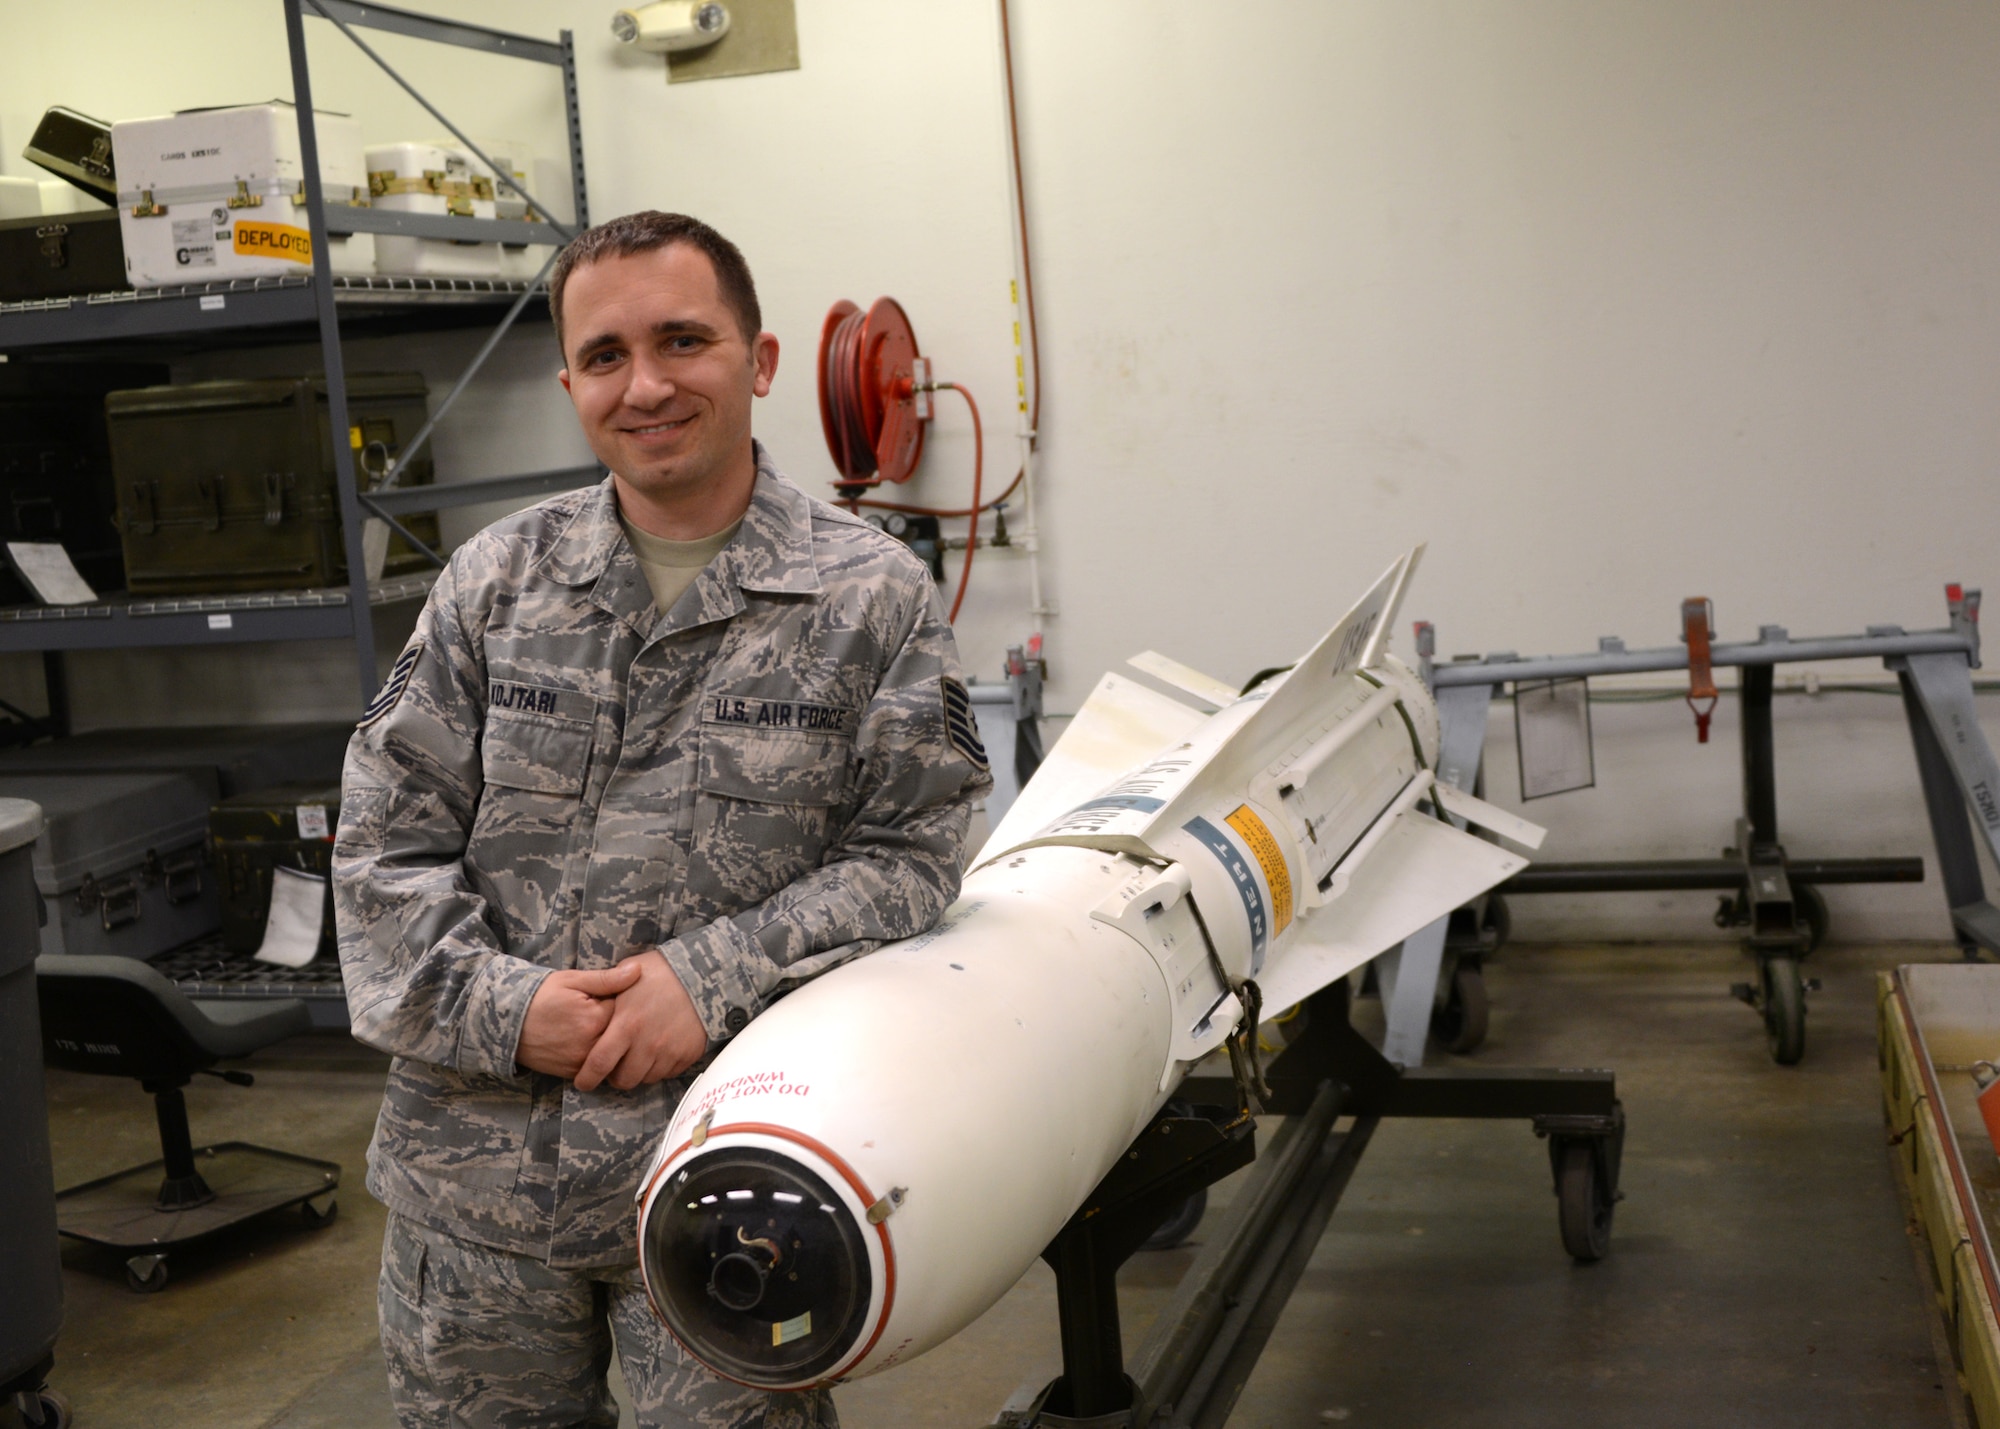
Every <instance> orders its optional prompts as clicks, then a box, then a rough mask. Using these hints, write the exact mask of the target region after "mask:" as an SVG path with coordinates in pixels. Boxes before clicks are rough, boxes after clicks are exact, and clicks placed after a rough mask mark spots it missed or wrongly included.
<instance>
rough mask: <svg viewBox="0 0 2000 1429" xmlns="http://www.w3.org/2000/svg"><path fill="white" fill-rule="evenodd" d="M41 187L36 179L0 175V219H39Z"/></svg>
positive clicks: (40, 213)
mask: <svg viewBox="0 0 2000 1429" xmlns="http://www.w3.org/2000/svg"><path fill="white" fill-rule="evenodd" d="M41 216H42V186H41V183H40V181H38V180H36V179H17V178H15V177H14V176H13V175H11V174H0V218H40V217H41Z"/></svg>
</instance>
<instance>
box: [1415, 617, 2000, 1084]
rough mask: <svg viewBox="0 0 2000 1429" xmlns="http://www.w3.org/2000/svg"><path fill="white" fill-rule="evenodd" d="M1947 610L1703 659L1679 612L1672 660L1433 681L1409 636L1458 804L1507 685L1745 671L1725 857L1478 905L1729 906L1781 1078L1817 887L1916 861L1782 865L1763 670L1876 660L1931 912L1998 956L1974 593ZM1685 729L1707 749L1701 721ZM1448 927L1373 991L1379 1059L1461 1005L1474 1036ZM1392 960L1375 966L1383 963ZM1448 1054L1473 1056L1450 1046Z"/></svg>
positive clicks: (1480, 662) (1582, 659)
mask: <svg viewBox="0 0 2000 1429" xmlns="http://www.w3.org/2000/svg"><path fill="white" fill-rule="evenodd" d="M1945 596H1946V605H1947V611H1948V614H1949V617H1950V622H1951V623H1950V624H1949V625H1948V626H1946V627H1945V628H1944V629H1942V630H1927V631H1917V632H1908V631H1905V630H1903V629H1902V628H1901V627H1900V626H1894V625H1881V626H1870V627H1869V628H1868V630H1867V632H1866V633H1865V634H1861V635H1844V636H1834V637H1830V638H1822V639H1813V640H1793V639H1792V638H1791V636H1790V635H1789V634H1787V633H1786V631H1785V630H1784V628H1783V627H1782V626H1776V625H1766V626H1762V627H1760V628H1759V630H1758V633H1757V639H1755V640H1754V641H1745V642H1741V643H1736V644H1711V643H1710V641H1711V639H1712V636H1711V632H1710V629H1709V616H1708V612H1707V604H1708V603H1707V602H1706V601H1701V600H1690V601H1688V602H1686V603H1685V604H1684V605H1683V606H1682V616H1683V621H1684V623H1685V626H1686V635H1685V638H1684V640H1683V643H1682V644H1680V645H1675V646H1668V647H1665V648H1663V649H1653V650H1627V649H1626V648H1625V644H1624V642H1623V641H1622V640H1619V639H1617V638H1616V637H1611V636H1607V637H1606V638H1604V639H1602V640H1600V641H1599V642H1598V649H1597V653H1596V654H1594V655H1559V656H1542V657H1536V658H1532V659H1522V658H1521V657H1519V656H1517V655H1514V654H1511V653H1506V654H1498V655H1488V656H1485V657H1483V658H1482V657H1478V656H1473V657H1468V658H1464V659H1454V660H1452V661H1449V662H1447V663H1444V664H1437V665H1433V664H1432V663H1431V659H1430V656H1431V653H1432V650H1433V649H1434V647H1435V633H1434V631H1433V630H1432V627H1431V626H1430V625H1429V624H1428V623H1427V622H1422V623H1419V624H1418V626H1417V642H1418V653H1419V655H1420V656H1421V657H1422V659H1423V666H1424V671H1425V675H1426V679H1427V680H1428V681H1429V683H1430V684H1431V687H1432V690H1433V692H1434V693H1435V694H1436V696H1437V702H1438V714H1439V717H1440V719H1441V722H1442V730H1441V732H1440V734H1439V741H1438V766H1439V767H1438V777H1439V778H1440V779H1448V780H1450V781H1451V782H1452V783H1453V784H1456V785H1457V786H1458V787H1459V788H1461V789H1464V790H1467V791H1468V792H1473V793H1478V792H1481V791H1482V785H1483V778H1482V774H1481V761H1482V758H1483V754H1484V750H1485V744H1486V720H1487V712H1488V709H1489V708H1490V706H1491V704H1492V701H1493V696H1494V694H1495V692H1496V691H1497V690H1499V689H1500V687H1502V686H1504V685H1509V684H1511V685H1513V686H1514V687H1515V689H1516V691H1517V692H1518V691H1519V690H1520V689H1521V687H1522V686H1524V685H1527V686H1534V685H1537V684H1544V683H1546V682H1550V681H1558V680H1577V679H1588V678H1589V677H1590V676H1592V675H1624V674H1634V673H1640V672H1646V671H1663V670H1687V671H1689V673H1690V703H1691V704H1693V703H1694V702H1695V697H1697V696H1700V695H1703V694H1705V695H1706V696H1707V697H1708V698H1710V699H1711V700H1712V699H1713V696H1714V686H1713V683H1712V682H1711V681H1710V680H1709V679H1708V669H1709V667H1721V666H1736V667H1738V668H1740V669H1741V670H1742V672H1743V673H1742V678H1741V683H1740V685H1739V693H1740V695H1741V702H1742V711H1741V714H1742V718H1741V731H1742V734H1741V738H1742V758H1743V814H1742V816H1741V817H1740V818H1738V819H1737V821H1736V831H1735V837H1734V840H1733V843H1732V846H1731V847H1729V848H1727V849H1724V850H1723V856H1722V857H1721V858H1719V859H1642V860H1635V861H1630V862H1606V863H1543V862H1537V863H1535V864H1533V865H1531V866H1530V867H1528V868H1526V869H1523V870H1522V871H1521V872H1520V873H1518V874H1516V875H1514V877H1512V878H1511V879H1509V880H1507V882H1505V883H1503V884H1502V885H1501V886H1500V887H1499V888H1498V889H1496V890H1495V892H1494V894H1490V895H1488V903H1489V906H1491V904H1492V900H1493V899H1494V898H1495V897H1505V896H1512V895H1516V894H1526V893H1608V892H1627V891H1642V890H1645V891H1650V890H1686V889H1703V888H1711V889H1716V890H1719V891H1725V890H1726V896H1725V897H1724V898H1723V899H1722V901H1721V907H1720V908H1719V909H1718V911H1717V913H1716V922H1717V923H1718V924H1719V925H1720V926H1722V927H1725V928H1727V927H1738V928H1743V929H1745V930H1746V932H1745V936H1744V939H1743V948H1744V951H1745V952H1746V953H1747V954H1748V955H1749V956H1750V957H1751V958H1752V959H1753V960H1754V961H1755V963H1756V967H1757V976H1756V981H1754V982H1749V983H1738V984H1737V985H1736V987H1735V989H1734V991H1735V993H1736V995H1737V996H1738V997H1740V998H1742V999H1743V1000H1744V1001H1745V1002H1748V1003H1749V1004H1750V1005H1751V1006H1752V1007H1753V1008H1755V1009H1757V1011H1758V1012H1759V1013H1760V1014H1761V1015H1762V1017H1763V1021H1764V1028H1765V1033H1766V1036H1767V1039H1768V1041H1769V1043H1770V1048H1771V1056H1772V1058H1773V1060H1775V1061H1777V1062H1778V1063H1780V1064H1782V1065H1790V1064H1792V1063H1796V1062H1797V1061H1798V1060H1799V1059H1800V1058H1801V1057H1803V1056H1804V1055H1805V1010H1806V1004H1805V995H1806V993H1807V992H1809V991H1813V990H1816V983H1814V982H1813V981H1812V980H1809V979H1807V978H1805V977H1803V976H1802V975H1801V972H1800V966H1801V963H1802V962H1803V960H1804V959H1805V957H1806V955H1807V954H1808V953H1810V952H1811V951H1812V950H1813V949H1814V948H1815V947H1817V946H1818V945H1819V943H1820V940H1821V939H1822V938H1823V937H1824V936H1825V933H1826V924H1827V914H1826V903H1825V900H1824V899H1822V898H1821V897H1820V895H1819V892H1818V888H1819V887H1820V886H1822V885H1826V884H1835V883H1921V882H1922V881H1923V860H1922V859H1921V858H1853V859H1833V858H1825V859H1800V858H1793V857H1790V856H1789V855H1788V854H1787V853H1786V851H1785V847H1784V845H1783V844H1782V843H1781V842H1780V841H1779V838H1778V796H1777V780H1776V775H1775V761H1774V756H1773V737H1772V721H1771V704H1772V700H1771V696H1772V688H1773V680H1774V671H1775V667H1776V666H1778V665H1781V664H1790V663H1797V662H1801V661H1825V660H1852V659H1879V660H1881V661H1882V663H1883V665H1884V666H1885V667H1886V668H1888V669H1890V670H1892V671H1894V672H1895V674H1896V677H1897V680H1898V682H1899V684H1900V685H1901V688H1902V695H1903V710H1904V713H1905V715H1906V716H1907V717H1908V720H1909V727H1910V740H1911V743H1912V745H1913V746H1914V748H1915V751H1916V759H1917V774H1918V778H1919V780H1920V782H1921V784H1922V787H1923V791H1924V803H1925V806H1926V808H1927V810H1928V813H1929V816H1930V825H1931V836H1932V839H1933V841H1934V843H1935V845H1936V848H1937V859H1938V868H1939V871H1940V873H1941V874H1942V877H1943V883H1944V894H1945V901H1946V903H1947V905H1948V906H1949V908H1950V911H1951V921H1952V928H1953V931H1954V933H1955V934H1956V936H1957V938H1958V942H1959V946H1960V948H1961V949H1962V950H1963V952H1964V953H1965V956H1966V957H1967V958H1974V957H1977V956H1978V954H1979V950H1980V949H1982V948H1984V949H1987V950H1988V951H1990V952H1995V953H2000V908H1995V907H1994V905H1993V904H1992V903H1990V902H1988V901H1987V897H1986V889H1985V884H1984V881H1983V879H1982V877H1981V875H1980V870H1979V856H1978V851H1977V847H1976V845H1975V844H1974V842H1973V835H1972V826H1971V824H1970V823H1969V822H1968V820H1967V818H1966V807H1967V805H1968V804H1969V805H1970V806H1971V808H1972V811H1973V812H1974V813H1975V814H1976V815H1977V816H1978V822H1979V826H1980V831H1981V833H1982V834H1983V835H1984V837H1985V840H1986V845H1987V848H1988V849H1989V850H1991V851H1992V853H1993V854H1994V856H1995V858H1996V859H2000V762H1996V760H1995V759H1994V755H1993V749H1992V746H1991V745H1989V744H1988V743H1987V741H1986V736H1985V734H1984V733H1983V732H1982V731H1981V730H1980V728H1979V721H1978V717H1977V712H1976V711H1975V709H1974V708H1973V688H1972V672H1973V671H1974V670H1976V669H1978V668H1979V592H1978V591H1977V590H1963V589H1961V588H1960V587H1959V586H1956V585H1952V586H1947V587H1946V589H1945ZM1711 708H1712V704H1711ZM1697 718H1698V719H1699V720H1700V724H1699V726H1698V727H1699V728H1701V729H1702V731H1703V737H1704V738H1705V737H1706V716H1705V715H1700V714H1698V716H1697ZM1447 921H1448V920H1444V919H1440V920H1439V921H1438V922H1437V923H1434V924H1432V925H1431V926H1430V927H1428V928H1425V929H1424V930H1423V931H1422V932H1419V933H1417V934H1416V935H1415V936H1413V937H1411V938H1409V939H1407V940H1406V941H1405V942H1404V944H1403V947H1402V952H1401V955H1400V960H1399V963H1398V965H1397V967H1396V972H1395V975H1394V976H1393V978H1385V979H1384V983H1383V1005H1384V1008H1385V1009H1386V1011H1387V1015H1388V1024H1389V1027H1388V1033H1387V1036H1386V1037H1385V1038H1384V1041H1383V1051H1384V1053H1385V1055H1387V1056H1388V1057H1389V1058H1391V1059H1392V1060H1396V1061H1404V1062H1412V1063H1414V1062H1416V1061H1419V1060H1421V1058H1422V1054H1423V1047H1424V1038H1425V1034H1426V1032H1427V1031H1428V1030H1430V1029H1431V1028H1432V1025H1433V1021H1434V1019H1435V1018H1437V1017H1438V1015H1439V1014H1440V1013H1444V1014H1446V1017H1447V1020H1448V1018H1449V1014H1450V1012H1451V1010H1452V1009H1454V1008H1455V1007H1457V1008H1463V1007H1465V1006H1466V1005H1467V1004H1468V1003H1469V1002H1476V1004H1477V1007H1478V1010H1479V1012H1480V1016H1481V1021H1482V1023H1483V1008H1484V988H1483V985H1482V984H1481V983H1480V982H1479V962H1478V959H1479V957H1480V955H1481V948H1480V946H1479V944H1478V943H1477V942H1476V941H1475V942H1470V943H1468V942H1467V941H1466V940H1463V939H1461V938H1457V937H1454V938H1453V939H1452V940H1451V941H1450V944H1448V942H1447V938H1446V932H1447V926H1446V925H1447ZM1461 921H1463V915H1461ZM1488 942H1489V943H1490V942H1491V938H1490V936H1489V938H1488ZM1453 944H1455V945H1456V946H1453ZM1393 957H1394V955H1388V956H1385V957H1384V958H1382V959H1380V960H1378V961H1379V962H1380V963H1382V964H1385V965H1386V964H1390V963H1391V961H1392V959H1393ZM1392 983H1393V985H1392ZM1445 1040H1450V1039H1449V1038H1448V1037H1447V1038H1446V1039H1445ZM1473 1040H1474V1041H1475V1042H1476V1039H1473ZM1452 1050H1453V1051H1461V1052H1463V1051H1471V1050H1472V1047H1471V1045H1467V1044H1466V1043H1465V1042H1456V1043H1454V1044H1453V1045H1452Z"/></svg>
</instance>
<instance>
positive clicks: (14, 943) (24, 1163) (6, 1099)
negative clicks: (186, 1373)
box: [0, 799, 68, 1425]
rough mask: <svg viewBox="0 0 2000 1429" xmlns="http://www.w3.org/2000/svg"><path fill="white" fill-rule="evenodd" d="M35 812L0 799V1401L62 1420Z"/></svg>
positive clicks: (31, 1416) (29, 1416) (27, 1413)
mask: <svg viewBox="0 0 2000 1429" xmlns="http://www.w3.org/2000/svg"><path fill="white" fill-rule="evenodd" d="M41 831H42V811H41V809H40V808H38V807H37V806H36V805H34V804H31V803H29V802H28V801H27V800H25V799H0V1146H4V1147H6V1148H7V1160H8V1166H7V1170H6V1172H5V1173H4V1174H0V1226H4V1227H5V1228H6V1233H5V1234H4V1235H0V1287H5V1293H4V1294H0V1405H3V1404H5V1403H6V1402H7V1401H8V1400H12V1401H13V1405H14V1409H15V1411H16V1413H18V1414H19V1415H20V1417H21V1420H22V1421H23V1422H24V1423H27V1424H34V1425H47V1424H64V1423H67V1422H68V1410H67V1409H66V1408H65V1407H64V1406H63V1405H62V1403H61V1401H60V1400H58V1399H57V1398H56V1397H55V1396H54V1395H53V1394H52V1393H51V1392H50V1391H49V1390H48V1389H47V1388H46V1387H45V1382H46V1380H47V1378H48V1373H49V1367H50V1366H51V1365H52V1364H54V1363H55V1347H56V1335H57V1333H58V1332H59V1331H60V1330H61V1329H62V1319H63V1284H62V1258H61V1255H60V1253H59V1251H58V1248H57V1242H56V1200H55V1195H56V1187H55V1175H54V1171H53V1168H52V1165H51V1162H50V1159H49V1113H48V1098H47V1096H46V1095H45V1093H44V1092H43V1089H42V1033H41V1018H40V1014H39V1012H38V1011H37V1009H36V1005H35V954H36V951H37V949H38V948H39V946H40V935H39V932H38V930H37V927H36V923H37V921H38V920H37V916H36V914H37V911H38V900H37V898H36V896H35V876H34V863H33V849H34V844H35V838H36V836H37V835H39V834H40V833H41Z"/></svg>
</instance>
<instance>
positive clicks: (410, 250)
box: [368, 144, 501, 278]
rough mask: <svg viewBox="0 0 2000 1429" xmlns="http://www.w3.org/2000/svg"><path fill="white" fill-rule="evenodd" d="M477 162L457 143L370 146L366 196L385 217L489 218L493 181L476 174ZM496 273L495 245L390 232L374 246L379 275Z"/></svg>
mask: <svg viewBox="0 0 2000 1429" xmlns="http://www.w3.org/2000/svg"><path fill="white" fill-rule="evenodd" d="M476 164H477V161H476V160H475V159H473V157H472V156H471V155H470V154H468V153H466V152H465V150H464V149H462V148H460V147H458V146H457V145H456V144H373V145H370V146H369V149H368V193H369V196H370V198H371V200H372V201H373V203H374V205H375V207H376V208H378V209H382V210H384V211H386V212H389V213H428V214H435V215H439V216H442V215H445V214H457V215H458V216H459V217H461V218H493V217H495V216H496V212H495V208H494V201H493V180H492V178H491V177H490V176H488V175H486V174H484V173H479V172H476V171H475V165H476ZM482 167H483V166H482ZM500 270H501V260H500V245H499V244H498V243H481V242H477V241H460V240H458V239H454V238H405V237H402V236H400V235H396V234H389V233H384V234H382V235H380V236H379V237H378V238H377V239H376V242H375V271H376V272H378V273H387V274H393V275H395V276H397V277H408V278H498V277H499V276H500Z"/></svg>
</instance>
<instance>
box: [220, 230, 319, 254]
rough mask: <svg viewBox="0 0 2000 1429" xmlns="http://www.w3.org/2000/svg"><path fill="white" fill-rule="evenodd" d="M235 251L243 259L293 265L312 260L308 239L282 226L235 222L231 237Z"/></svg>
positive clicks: (305, 233) (309, 238)
mask: <svg viewBox="0 0 2000 1429" xmlns="http://www.w3.org/2000/svg"><path fill="white" fill-rule="evenodd" d="M230 241H231V244H232V246H233V247H234V248H235V250H236V251H237V252H238V253H240V254H242V255H243V256H244V257H246V258H284V259H287V260H289V261H291V262H293V263H310V262H312V260H313V254H312V235H311V234H310V233H308V232H306V231H305V230H304V229H303V228H289V227H287V226H285V225H284V224H282V223H245V222H242V221H240V220H239V221H238V223H237V225H236V228H235V230H234V231H233V234H232V236H231V240H230Z"/></svg>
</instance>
